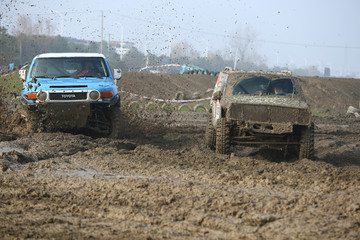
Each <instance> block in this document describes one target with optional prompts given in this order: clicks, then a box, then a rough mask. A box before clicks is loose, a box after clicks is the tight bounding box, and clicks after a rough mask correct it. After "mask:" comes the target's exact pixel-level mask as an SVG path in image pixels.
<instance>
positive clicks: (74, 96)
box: [49, 92, 87, 100]
mask: <svg viewBox="0 0 360 240" xmlns="http://www.w3.org/2000/svg"><path fill="white" fill-rule="evenodd" d="M49 98H50V100H86V99H87V93H86V92H75V93H50V94H49Z"/></svg>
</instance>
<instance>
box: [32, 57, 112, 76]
mask: <svg viewBox="0 0 360 240" xmlns="http://www.w3.org/2000/svg"><path fill="white" fill-rule="evenodd" d="M108 76H109V71H108V68H107V66H106V63H105V62H104V60H103V58H100V57H76V58H74V57H73V58H38V59H36V61H35V63H34V65H33V67H32V70H31V73H30V77H31V78H81V77H100V78H101V77H108Z"/></svg>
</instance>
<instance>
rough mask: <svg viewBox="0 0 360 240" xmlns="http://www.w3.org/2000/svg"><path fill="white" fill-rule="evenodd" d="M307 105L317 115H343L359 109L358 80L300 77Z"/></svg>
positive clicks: (359, 93)
mask: <svg viewBox="0 0 360 240" xmlns="http://www.w3.org/2000/svg"><path fill="white" fill-rule="evenodd" d="M301 79H302V81H301V84H302V88H303V91H304V94H305V96H306V99H307V102H308V104H309V105H310V106H311V108H312V109H313V111H315V112H318V113H330V114H335V115H337V114H345V113H346V111H347V109H348V107H349V106H353V107H359V104H360V79H354V78H320V77H301Z"/></svg>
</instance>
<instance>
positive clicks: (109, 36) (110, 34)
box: [108, 33, 111, 52]
mask: <svg viewBox="0 0 360 240" xmlns="http://www.w3.org/2000/svg"><path fill="white" fill-rule="evenodd" d="M110 36H111V33H109V41H108V52H110Z"/></svg>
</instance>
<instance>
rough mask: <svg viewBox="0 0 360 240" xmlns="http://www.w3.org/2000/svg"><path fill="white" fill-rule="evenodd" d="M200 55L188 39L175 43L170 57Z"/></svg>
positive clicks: (192, 57)
mask: <svg viewBox="0 0 360 240" xmlns="http://www.w3.org/2000/svg"><path fill="white" fill-rule="evenodd" d="M199 56H200V54H199V53H198V52H197V51H196V50H195V49H194V48H193V46H192V45H191V44H190V43H188V42H187V41H186V40H184V41H182V42H179V43H176V44H174V45H173V46H172V49H171V54H170V58H171V59H174V60H180V59H194V58H198V57H199Z"/></svg>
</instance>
